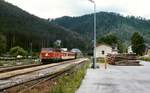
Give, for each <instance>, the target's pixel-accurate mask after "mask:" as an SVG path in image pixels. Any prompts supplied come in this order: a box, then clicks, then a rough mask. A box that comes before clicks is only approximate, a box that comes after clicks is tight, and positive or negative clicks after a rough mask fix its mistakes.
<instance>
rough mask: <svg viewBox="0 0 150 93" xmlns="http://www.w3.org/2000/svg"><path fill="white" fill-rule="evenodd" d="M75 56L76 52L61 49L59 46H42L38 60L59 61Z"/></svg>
mask: <svg viewBox="0 0 150 93" xmlns="http://www.w3.org/2000/svg"><path fill="white" fill-rule="evenodd" d="M76 58H77V53H76V52H71V51H63V50H62V49H60V48H42V49H41V53H40V60H41V62H42V63H50V62H60V61H64V60H71V59H76Z"/></svg>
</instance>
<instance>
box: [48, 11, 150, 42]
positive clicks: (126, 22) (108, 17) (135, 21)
mask: <svg viewBox="0 0 150 93" xmlns="http://www.w3.org/2000/svg"><path fill="white" fill-rule="evenodd" d="M51 23H53V24H58V25H61V26H64V27H66V28H68V29H71V30H74V31H77V32H78V33H80V34H82V35H83V36H85V37H88V38H89V37H90V38H92V36H93V15H92V14H89V15H84V16H79V17H68V16H64V17H61V18H57V19H55V20H52V21H51ZM134 32H139V33H140V34H141V35H143V37H144V39H145V41H146V42H147V43H150V38H149V37H150V21H149V20H146V19H144V18H141V17H134V16H127V17H123V16H121V15H119V14H116V13H111V12H110V13H108V12H99V13H97V38H100V37H103V36H104V35H108V34H114V35H116V36H118V37H119V38H120V39H122V40H124V41H129V40H130V37H131V35H132V34H133V33H134Z"/></svg>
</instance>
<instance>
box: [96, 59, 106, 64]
mask: <svg viewBox="0 0 150 93" xmlns="http://www.w3.org/2000/svg"><path fill="white" fill-rule="evenodd" d="M97 63H105V59H104V58H97Z"/></svg>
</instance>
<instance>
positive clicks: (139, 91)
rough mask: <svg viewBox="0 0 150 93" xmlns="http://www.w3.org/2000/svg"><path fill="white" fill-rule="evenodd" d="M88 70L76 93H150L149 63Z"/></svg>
mask: <svg viewBox="0 0 150 93" xmlns="http://www.w3.org/2000/svg"><path fill="white" fill-rule="evenodd" d="M141 64H142V65H143V66H110V65H109V66H108V69H107V70H105V69H104V66H101V68H100V69H94V70H93V69H88V70H87V73H86V76H85V78H84V80H83V81H82V84H81V86H80V88H79V89H78V90H77V91H76V93H150V62H149V63H148V62H143V61H142V62H141Z"/></svg>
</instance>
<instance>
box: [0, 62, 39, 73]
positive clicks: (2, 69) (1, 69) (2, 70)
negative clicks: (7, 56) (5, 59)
mask: <svg viewBox="0 0 150 93" xmlns="http://www.w3.org/2000/svg"><path fill="white" fill-rule="evenodd" d="M40 65H41V64H30V65H20V66H9V67H3V68H0V73H4V72H8V71H13V70H18V69H24V68H30V67H35V66H40Z"/></svg>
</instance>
